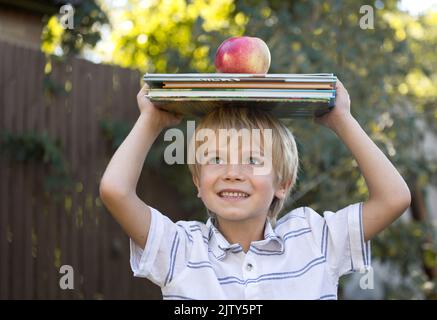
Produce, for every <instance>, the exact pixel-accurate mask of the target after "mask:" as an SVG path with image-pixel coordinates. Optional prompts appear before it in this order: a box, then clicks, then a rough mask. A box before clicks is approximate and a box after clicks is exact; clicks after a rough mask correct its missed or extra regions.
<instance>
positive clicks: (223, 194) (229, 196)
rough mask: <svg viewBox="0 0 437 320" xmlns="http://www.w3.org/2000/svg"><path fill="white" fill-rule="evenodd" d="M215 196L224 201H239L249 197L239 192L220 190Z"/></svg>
mask: <svg viewBox="0 0 437 320" xmlns="http://www.w3.org/2000/svg"><path fill="white" fill-rule="evenodd" d="M217 195H218V196H219V197H220V198H222V199H226V200H241V199H246V198H248V197H249V196H250V195H249V194H248V193H246V192H243V191H239V190H222V191H220V192H219V193H218V194H217Z"/></svg>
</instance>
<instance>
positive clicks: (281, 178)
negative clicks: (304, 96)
mask: <svg viewBox="0 0 437 320" xmlns="http://www.w3.org/2000/svg"><path fill="white" fill-rule="evenodd" d="M201 129H212V130H218V129H237V130H240V129H249V130H252V129H259V130H260V131H261V134H262V133H263V130H264V129H271V130H272V144H273V145H272V155H273V159H272V166H273V170H274V173H275V180H276V183H277V184H278V185H285V186H286V192H285V197H284V198H283V199H279V198H277V197H274V198H273V200H272V203H271V204H270V208H269V212H268V217H269V218H270V222H271V223H272V224H273V225H275V224H276V218H277V216H278V214H279V212H280V211H281V210H282V208H283V206H284V203H285V201H286V199H287V198H288V197H289V195H290V192H291V190H292V189H293V187H294V185H295V182H296V179H297V172H298V168H299V157H298V152H297V147H296V142H295V140H294V136H293V134H292V133H291V132H290V130H289V129H288V128H287V127H286V126H285V125H284V124H283V123H282V122H280V121H279V120H278V119H276V118H275V117H274V116H273V115H271V114H270V113H269V112H268V111H263V110H260V109H258V108H250V107H218V108H214V109H213V110H212V111H211V112H209V113H208V114H207V115H205V116H204V117H203V118H202V119H201V120H200V122H199V123H198V124H197V126H196V131H195V133H194V135H193V137H192V140H191V143H195V148H196V150H197V147H198V146H199V144H200V143H202V142H199V141H197V140H196V141H195V140H194V139H195V137H196V134H197V132H198V131H199V130H201ZM188 168H189V170H190V172H191V174H192V175H193V177H195V178H197V180H199V176H200V164H199V163H197V161H196V162H195V163H194V164H191V163H189V164H188ZM208 214H209V215H211V216H212V214H211V213H210V212H209V210H208ZM213 218H214V217H213Z"/></svg>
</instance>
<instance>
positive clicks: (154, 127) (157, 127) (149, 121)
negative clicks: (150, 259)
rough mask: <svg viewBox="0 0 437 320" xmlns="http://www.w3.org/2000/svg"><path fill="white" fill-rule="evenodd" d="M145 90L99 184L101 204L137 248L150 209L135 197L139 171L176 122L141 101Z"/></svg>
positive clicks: (143, 238)
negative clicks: (137, 112) (157, 141)
mask: <svg viewBox="0 0 437 320" xmlns="http://www.w3.org/2000/svg"><path fill="white" fill-rule="evenodd" d="M147 90H148V87H147V85H145V86H144V87H143V88H142V89H141V90H140V92H139V93H138V96H137V100H138V106H139V109H140V112H141V114H140V116H139V118H138V120H137V121H136V123H135V125H134V127H133V128H132V130H131V132H130V133H129V135H128V136H127V137H126V139H125V140H124V141H123V143H122V144H121V145H120V147H119V148H118V149H117V151H116V152H115V154H114V155H113V157H112V159H111V161H110V162H109V164H108V166H107V168H106V170H105V172H104V174H103V177H102V179H101V182H100V197H101V199H102V201H103V203H104V204H105V206H106V207H107V208H108V210H109V211H110V212H111V214H112V215H113V217H114V218H115V219H116V220H117V222H118V223H119V224H120V225H121V226H122V228H123V229H124V231H125V232H126V233H127V234H128V235H129V237H130V238H132V239H133V240H134V241H135V243H136V244H137V245H139V246H140V247H141V248H144V247H145V244H146V240H147V235H148V231H149V227H150V209H149V207H148V206H147V205H146V204H145V203H144V202H143V201H141V199H140V198H139V197H138V196H137V193H136V186H137V183H138V179H139V177H140V174H141V169H142V167H143V164H144V161H145V159H146V156H147V154H148V152H149V150H150V148H151V146H152V144H153V142H154V141H155V139H156V137H157V136H158V135H159V133H160V132H161V130H162V129H163V128H165V127H167V126H171V125H175V124H177V123H178V122H179V121H180V117H177V116H174V115H172V114H170V113H167V112H164V111H161V110H158V109H157V108H155V107H154V106H153V104H152V103H151V102H150V101H149V100H148V99H147V98H146V97H145V94H146V92H147Z"/></svg>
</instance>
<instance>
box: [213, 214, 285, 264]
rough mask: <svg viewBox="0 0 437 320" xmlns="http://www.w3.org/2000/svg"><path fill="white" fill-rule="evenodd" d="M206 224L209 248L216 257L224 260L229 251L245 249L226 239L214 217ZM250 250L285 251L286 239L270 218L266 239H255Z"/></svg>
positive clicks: (266, 226)
mask: <svg viewBox="0 0 437 320" xmlns="http://www.w3.org/2000/svg"><path fill="white" fill-rule="evenodd" d="M206 226H207V227H208V243H209V249H210V251H211V252H212V253H213V254H214V256H215V257H216V259H218V260H223V259H224V258H225V256H226V254H227V253H228V252H235V253H236V252H239V251H242V250H243V248H242V247H241V246H240V244H238V243H234V244H230V243H229V242H228V240H226V239H225V237H224V236H223V235H222V234H221V232H220V231H219V230H218V229H217V228H216V227H215V225H214V220H213V218H209V219H208V221H207V223H206ZM249 250H251V251H254V252H255V253H257V252H260V251H263V252H269V253H282V252H284V241H283V240H282V238H281V237H279V236H278V235H277V234H276V233H275V231H274V230H273V228H272V224H271V222H270V219H266V223H265V226H264V239H262V240H258V241H253V242H252V243H251V245H250V249H249Z"/></svg>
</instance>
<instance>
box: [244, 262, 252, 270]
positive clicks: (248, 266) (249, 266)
mask: <svg viewBox="0 0 437 320" xmlns="http://www.w3.org/2000/svg"><path fill="white" fill-rule="evenodd" d="M252 269H253V265H252V264H251V263H248V264H247V265H246V270H247V271H251V270H252Z"/></svg>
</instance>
